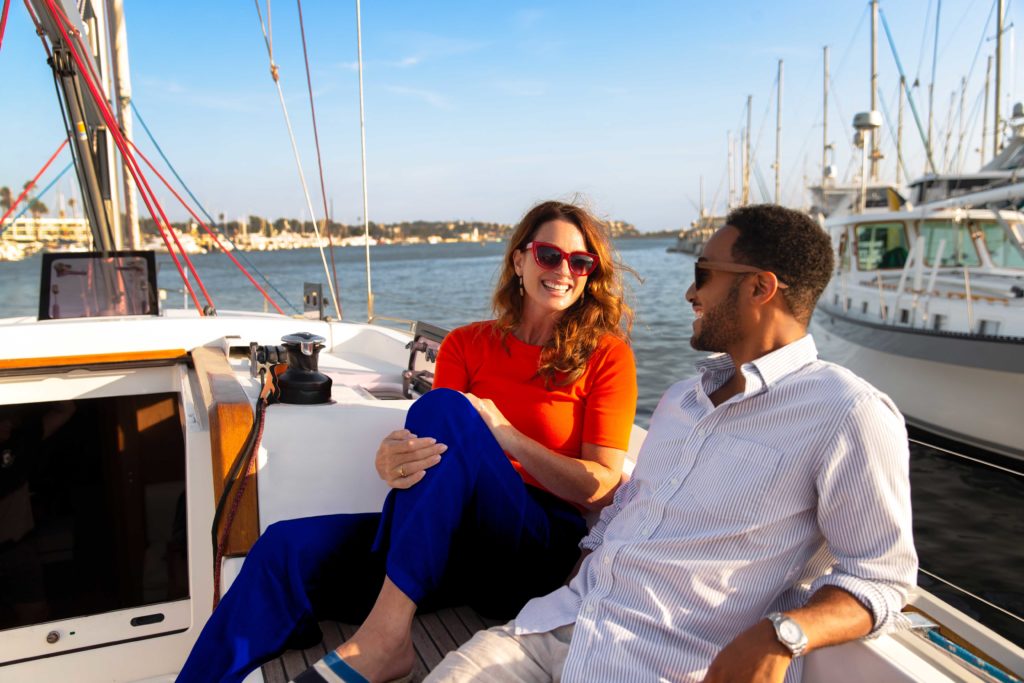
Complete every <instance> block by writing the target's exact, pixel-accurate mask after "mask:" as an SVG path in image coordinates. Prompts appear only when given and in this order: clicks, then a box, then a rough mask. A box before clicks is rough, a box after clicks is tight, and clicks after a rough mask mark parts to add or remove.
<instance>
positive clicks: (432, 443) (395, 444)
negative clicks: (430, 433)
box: [376, 429, 448, 489]
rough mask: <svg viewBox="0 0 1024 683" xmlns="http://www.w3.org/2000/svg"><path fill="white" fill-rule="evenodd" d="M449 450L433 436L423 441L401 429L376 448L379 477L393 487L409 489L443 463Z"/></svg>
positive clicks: (388, 436)
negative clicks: (432, 468)
mask: <svg viewBox="0 0 1024 683" xmlns="http://www.w3.org/2000/svg"><path fill="white" fill-rule="evenodd" d="M446 450H448V447H447V446H446V445H444V444H443V443H437V441H436V440H435V439H433V438H431V437H423V438H420V437H417V436H416V435H415V434H413V433H412V432H410V431H409V430H408V429H399V430H398V431H396V432H391V433H390V434H388V435H387V436H386V437H384V441H382V442H381V444H380V447H379V448H378V449H377V458H376V466H377V474H378V475H379V476H380V478H381V479H383V480H384V481H386V482H387V483H388V486H390V487H391V488H395V489H407V488H409V487H410V486H412V485H414V484H416V483H417V482H419V480H420V479H422V478H423V477H424V476H425V475H426V471H427V469H429V468H431V467H433V466H434V465H436V464H437V463H439V462H441V454H442V453H444V452H445V451H446Z"/></svg>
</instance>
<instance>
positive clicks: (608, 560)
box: [604, 557, 612, 564]
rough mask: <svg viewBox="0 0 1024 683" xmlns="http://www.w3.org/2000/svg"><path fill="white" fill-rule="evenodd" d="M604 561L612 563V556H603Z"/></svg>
mask: <svg viewBox="0 0 1024 683" xmlns="http://www.w3.org/2000/svg"><path fill="white" fill-rule="evenodd" d="M604 563H605V564H611V563H612V558H610V557H606V558H604Z"/></svg>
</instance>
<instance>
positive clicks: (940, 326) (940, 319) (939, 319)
mask: <svg viewBox="0 0 1024 683" xmlns="http://www.w3.org/2000/svg"><path fill="white" fill-rule="evenodd" d="M932 329H933V330H935V331H936V332H941V331H942V330H944V329H946V316H944V315H940V314H938V313H936V314H935V315H933V316H932Z"/></svg>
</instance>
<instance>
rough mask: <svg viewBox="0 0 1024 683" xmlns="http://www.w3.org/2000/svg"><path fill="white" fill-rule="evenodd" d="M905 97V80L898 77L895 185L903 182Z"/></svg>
mask: <svg viewBox="0 0 1024 683" xmlns="http://www.w3.org/2000/svg"><path fill="white" fill-rule="evenodd" d="M906 95H907V79H905V78H904V77H903V76H900V101H899V103H898V104H897V108H896V184H897V185H899V184H901V183H902V182H903V99H904V98H905V97H906Z"/></svg>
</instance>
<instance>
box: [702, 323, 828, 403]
mask: <svg viewBox="0 0 1024 683" xmlns="http://www.w3.org/2000/svg"><path fill="white" fill-rule="evenodd" d="M817 359H818V347H817V346H815V344H814V339H813V338H812V337H811V335H810V334H806V335H804V336H803V337H801V338H800V339H797V340H796V341H794V342H790V343H789V344H786V345H785V346H783V347H782V348H781V349H776V350H774V351H772V352H771V353H766V354H765V355H763V356H761V357H760V358H757V359H755V360H753V361H751V362H749V363H744V364H743V367H741V368H740V371H741V372H742V373H743V374H744V376H745V378H746V380H747V381H746V385H747V386H746V390H745V391H744V392H743V393H744V394H745V395H750V394H752V393H754V392H756V391H759V390H761V389H762V388H767V387H769V386H771V385H772V384H775V383H776V382H778V381H779V380H781V379H782V378H783V377H785V376H786V375H789V374H790V373H793V372H795V371H796V370H799V369H800V368H802V367H803V366H805V365H807V364H808V363H810V362H813V361H815V360H817ZM696 366H697V372H698V373H700V375H701V377H702V379H704V378H707V379H709V380H710V382H708V383H707V384H705V385H704V386H705V388H706V389H710V388H712V387H717V386H721V383H722V382H724V381H725V379H727V378H728V377H730V376H731V375H732V373H733V371H734V369H735V366H734V365H733V362H732V358H731V357H730V356H729V354H727V353H715V354H712V355H710V356H708V357H706V358H702V359H701V360H699V361H697V363H696ZM723 375H724V377H723ZM719 377H721V378H720V379H719ZM716 380H718V381H716ZM701 384H704V382H703V381H702V382H701Z"/></svg>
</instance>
